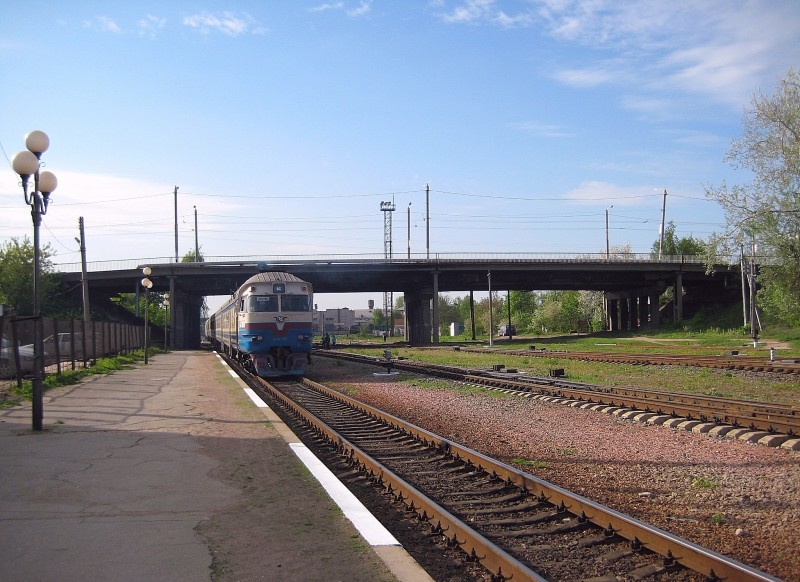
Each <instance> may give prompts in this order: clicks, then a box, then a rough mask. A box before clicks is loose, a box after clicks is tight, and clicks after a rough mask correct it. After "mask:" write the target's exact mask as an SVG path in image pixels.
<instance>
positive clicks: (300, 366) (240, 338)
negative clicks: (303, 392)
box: [205, 272, 313, 378]
mask: <svg viewBox="0 0 800 582" xmlns="http://www.w3.org/2000/svg"><path fill="white" fill-rule="evenodd" d="M312 305H313V289H312V286H311V284H310V283H308V282H307V281H303V280H301V279H299V278H298V277H296V276H294V275H291V274H289V273H281V272H261V273H259V274H258V275H255V276H253V277H250V278H249V279H248V280H247V281H245V282H244V284H243V285H242V286H241V287H239V289H238V290H237V291H236V292H235V293H234V294H233V295H232V296H231V298H230V299H229V300H228V301H227V302H225V304H224V305H223V306H222V307H220V308H219V310H218V311H217V312H216V313H214V314H213V315H211V317H209V318H208V320H207V321H206V324H205V336H206V339H207V340H208V341H209V342H211V345H212V346H213V347H214V348H215V349H216V350H218V351H221V352H223V353H226V354H228V355H229V356H231V357H232V358H234V359H235V360H236V361H238V362H239V363H240V364H242V365H243V366H244V367H245V369H247V370H248V371H249V372H251V373H253V374H257V375H258V376H261V377H264V378H271V377H276V376H302V375H303V374H304V373H305V366H306V363H307V362H308V361H309V359H310V352H311V345H312V340H313V328H312V317H313V312H312V309H311V306H312Z"/></svg>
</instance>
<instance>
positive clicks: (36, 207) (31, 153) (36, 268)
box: [11, 130, 58, 430]
mask: <svg viewBox="0 0 800 582" xmlns="http://www.w3.org/2000/svg"><path fill="white" fill-rule="evenodd" d="M25 147H27V148H28V149H27V150H26V151H21V152H19V153H18V154H17V155H15V156H14V159H13V160H12V161H11V165H12V167H13V168H14V171H15V172H16V173H17V174H19V177H20V178H21V179H22V192H23V194H24V195H25V204H26V205H27V206H30V207H31V219H32V220H33V318H34V319H33V348H34V351H33V393H32V396H31V402H32V406H31V408H32V411H33V419H32V420H33V430H42V428H43V422H44V388H43V385H42V375H43V374H42V371H43V368H44V342H43V341H42V339H43V338H42V322H41V309H40V305H39V303H40V294H41V288H40V287H41V285H40V276H41V275H40V272H41V250H40V248H39V227H40V226H41V224H42V216H44V215H45V214H47V205H48V203H49V202H50V194H52V192H53V190H55V189H56V186H58V180H57V179H56V177H55V175H54V174H53V173H52V172H48V171H43V172H40V171H39V168H40V166H41V158H42V154H43V153H44V152H46V151H47V148H49V147H50V138H49V137H47V134H46V133H45V132H43V131H39V130H35V131H32V132H30V133H29V134H28V135H26V136H25ZM31 176H33V191H32V192H30V194H29V193H28V180H29V179H30V177H31Z"/></svg>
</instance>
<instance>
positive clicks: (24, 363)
mask: <svg viewBox="0 0 800 582" xmlns="http://www.w3.org/2000/svg"><path fill="white" fill-rule="evenodd" d="M2 339H3V344H2V349H1V350H0V378H11V377H13V376H16V375H17V363H16V361H15V360H14V346H13V345H12V344H11V342H10V341H9V340H8V339H7V338H5V337H4V338H2ZM17 349H18V350H19V371H20V373H21V374H23V375H24V374H32V373H33V348H32V347H28V346H20V347H19V348H17Z"/></svg>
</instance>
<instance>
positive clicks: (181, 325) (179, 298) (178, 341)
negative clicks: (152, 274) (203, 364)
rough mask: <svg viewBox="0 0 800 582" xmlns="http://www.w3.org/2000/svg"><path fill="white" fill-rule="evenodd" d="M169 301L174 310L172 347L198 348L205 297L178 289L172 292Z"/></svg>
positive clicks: (182, 348)
mask: <svg viewBox="0 0 800 582" xmlns="http://www.w3.org/2000/svg"><path fill="white" fill-rule="evenodd" d="M169 302H170V310H171V311H172V314H171V315H170V319H171V322H172V326H171V327H172V337H171V339H170V347H172V348H173V349H178V350H192V349H198V348H199V347H200V339H201V329H200V320H201V317H200V316H201V311H202V307H203V297H201V296H197V295H188V294H186V293H182V292H180V291H178V290H177V289H176V290H175V291H173V292H172V293H170V299H169Z"/></svg>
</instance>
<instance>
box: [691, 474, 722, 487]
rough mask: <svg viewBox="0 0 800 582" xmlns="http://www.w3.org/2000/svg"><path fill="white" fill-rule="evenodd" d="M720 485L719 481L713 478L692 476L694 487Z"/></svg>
mask: <svg viewBox="0 0 800 582" xmlns="http://www.w3.org/2000/svg"><path fill="white" fill-rule="evenodd" d="M718 486H719V483H717V482H716V481H714V480H713V479H708V478H706V477H693V478H692V487H696V488H698V489H714V488H716V487H718Z"/></svg>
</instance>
